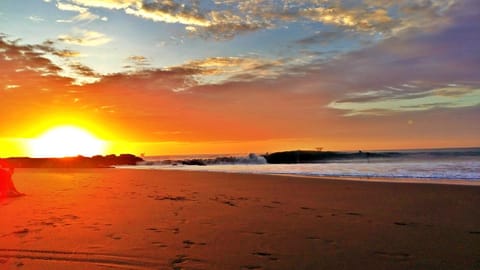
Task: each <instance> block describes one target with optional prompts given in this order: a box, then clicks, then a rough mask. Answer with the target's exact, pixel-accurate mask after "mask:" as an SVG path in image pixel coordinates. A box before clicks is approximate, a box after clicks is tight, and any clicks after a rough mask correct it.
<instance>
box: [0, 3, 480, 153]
mask: <svg viewBox="0 0 480 270" xmlns="http://www.w3.org/2000/svg"><path fill="white" fill-rule="evenodd" d="M40 2H41V1H40ZM93 2H95V1H93ZM98 2H99V3H100V2H101V1H98ZM114 2H115V1H114ZM307 2H308V1H307ZM327 2H328V3H330V2H331V5H332V9H334V10H336V12H337V13H332V14H333V15H335V14H336V15H335V16H339V18H346V17H345V16H347V15H345V14H349V15H348V16H351V18H350V19H351V20H353V21H352V23H351V24H350V23H348V24H347V23H345V22H346V21H338V22H337V21H328V20H326V19H325V18H323V17H321V16H320V15H321V14H320V13H319V14H317V13H315V14H316V15H315V16H317V15H318V16H320V17H313V15H314V14H313V13H312V12H310V13H307V10H310V11H312V10H314V9H315V8H317V9H315V10H316V12H320V10H321V9H319V8H318V7H315V5H314V4H313V3H310V2H309V4H308V5H309V6H298V7H296V8H295V9H293V8H292V10H295V11H296V12H298V14H297V15H298V16H297V17H295V18H294V17H292V18H290V19H288V20H287V19H284V18H283V17H280V15H278V14H277V15H278V18H276V19H275V20H272V21H268V22H269V24H270V26H268V27H267V26H262V25H263V24H259V25H258V27H259V28H258V29H256V28H255V29H254V28H251V29H250V28H248V29H249V30H248V31H247V30H241V29H243V28H235V27H233V26H231V27H233V28H232V29H231V30H232V32H228V33H225V32H218V33H217V32H215V31H217V30H218V31H220V30H219V29H223V28H211V29H210V28H209V27H210V26H211V24H212V23H213V21H211V22H209V23H210V24H207V22H206V21H205V22H204V23H203V24H200V23H199V22H198V21H197V22H195V21H191V20H190V21H189V20H186V19H185V17H182V18H179V19H178V21H177V22H174V23H172V22H169V21H165V20H163V21H162V18H157V19H156V20H152V19H149V17H146V16H145V17H141V16H140V17H132V16H133V15H131V14H130V15H129V14H126V13H124V12H123V11H122V10H120V9H115V8H111V7H108V6H102V5H93V4H92V6H89V2H86V1H85V2H84V1H77V2H75V1H73V2H72V1H59V2H58V3H57V4H54V3H49V2H47V1H45V2H44V3H35V5H38V7H37V9H36V10H34V9H31V10H29V11H28V10H27V11H26V10H22V11H18V13H9V12H8V11H7V8H8V7H7V6H8V5H9V4H11V5H14V3H13V2H11V3H10V1H6V2H5V6H3V7H2V10H0V11H1V14H3V15H0V16H3V18H4V19H6V20H8V21H9V24H3V26H0V32H3V33H4V34H3V36H1V37H0V38H1V39H0V72H1V74H0V145H1V148H0V157H7V156H28V155H30V154H31V153H30V152H29V149H28V147H27V144H28V143H27V142H28V141H29V140H31V139H34V138H36V137H38V136H40V135H41V134H42V133H43V132H45V131H47V130H49V129H51V128H54V127H56V126H60V125H74V126H78V127H81V128H83V129H85V130H87V131H89V132H90V133H92V134H94V135H95V136H96V137H98V138H99V139H102V140H104V141H106V142H108V145H109V147H108V148H107V150H106V152H105V153H104V154H107V153H116V154H119V153H126V152H130V153H133V154H140V153H146V154H147V155H162V154H193V153H248V152H257V153H262V152H272V151H279V150H288V149H313V148H316V147H323V148H324V149H328V150H367V149H402V148H444V147H472V146H480V127H479V126H480V125H478V116H479V115H480V81H479V80H478V78H480V73H479V70H480V59H479V55H480V52H479V51H478V48H479V47H480V43H479V39H478V38H472V37H473V35H474V34H476V33H478V31H479V30H480V28H479V26H478V25H472V24H471V23H469V22H471V21H472V20H474V19H478V18H479V14H478V12H473V11H472V10H479V9H475V7H478V3H477V2H475V1H458V3H457V2H456V1H453V2H455V3H454V4H449V5H448V8H447V5H443V6H440V5H439V6H436V5H432V6H429V7H427V6H424V7H421V8H419V9H418V10H413V9H407V7H405V6H402V5H403V4H398V3H397V4H396V3H395V2H394V1H392V2H390V1H369V2H370V4H372V3H374V2H375V3H376V4H375V5H376V7H377V8H378V10H385V12H383V11H382V12H376V13H374V14H373V13H372V14H367V13H362V12H361V11H360V10H362V9H361V7H362V5H364V4H366V2H367V1H356V2H355V1H353V2H355V3H356V4H355V5H353V4H351V5H350V4H346V3H345V4H344V5H343V6H338V5H337V4H334V3H336V2H335V1H327ZM327 2H325V3H327ZM353 2H352V3H353ZM364 2H365V3H364ZM377 2H378V3H377ZM450 2H452V1H450ZM450 2H449V3H450ZM60 3H63V4H64V5H61V4H60ZM112 3H113V2H112ZM32 5H33V4H32ZM69 5H70V6H69ZM232 5H233V4H232ZM272 5H273V4H272ZM305 5H307V4H305ZM336 5H337V6H336ZM137 7H138V6H137ZM223 7H224V6H221V7H220V6H219V7H217V6H215V4H213V2H212V4H211V5H210V4H209V5H207V6H202V7H197V8H198V12H199V13H198V14H196V15H195V16H196V18H200V17H199V16H200V15H199V14H202V16H203V18H205V20H207V19H208V20H213V19H212V18H213V17H209V16H211V15H209V14H210V13H208V12H207V10H209V9H211V10H215V9H217V8H223ZM3 8H5V10H3ZM158 8H159V9H160V8H161V7H160V6H159V7H158ZM178 8H180V6H178ZM230 8H232V9H231V10H232V11H235V12H238V13H239V16H240V15H242V12H244V11H243V10H241V9H237V8H236V7H230ZM268 8H271V10H272V12H273V11H275V10H276V9H275V8H276V7H275V6H268ZM395 8H398V10H401V12H399V13H394V12H393V10H394V9H395ZM422 9H423V10H422ZM190 10H191V9H190ZM227 10H228V7H227ZM391 10H392V11H391ZM419 10H420V11H421V12H422V13H421V14H423V15H424V16H427V14H429V15H428V16H433V17H431V18H429V21H431V22H430V23H428V24H427V23H425V21H416V20H417V19H418V18H420V17H418V16H417V15H419V14H416V13H414V12H420V11H419ZM106 11H109V12H111V13H105V12H106ZM147 11H148V10H147V9H145V10H142V12H147ZM347 11H348V13H342V12H347ZM387 11H388V12H387ZM390 11H391V12H390ZM28 12H30V13H28ZM62 12H66V13H65V14H70V13H72V12H80V14H83V16H84V17H87V15H89V14H90V18H91V20H90V21H82V20H81V18H84V17H80V19H78V18H77V21H75V20H73V19H72V21H71V22H68V25H67V24H66V23H65V22H64V21H62V20H59V19H57V20H56V21H55V19H54V18H58V16H59V14H63V13H62ZM69 12H70V13H69ZM82 12H83V13H82ZM202 12H204V13H202ZM245 12H246V11H245ZM355 12H356V13H355ZM402 12H403V13H402ZM435 12H436V13H435ZM100 14H110V16H112V19H110V18H109V17H108V16H107V15H105V16H103V17H102V15H100ZM138 14H140V13H138ZM142 14H143V13H142ZM158 14H159V13H158ZM175 14H176V15H178V14H179V13H178V12H177V13H175ZM225 14H227V13H225ZM272 14H273V13H272ZM352 14H353V15H352ZM380 14H383V15H382V16H383V17H381V18H380V17H379V16H380ZM432 14H437V15H435V16H434V15H432ZM94 15H95V16H96V17H95V16H94ZM184 15H185V14H184ZM29 16H34V17H29ZM35 16H36V17H35ZM55 16H57V17H55ZM65 16H66V15H65ZM114 16H120V17H125V20H131V21H128V22H129V23H130V26H131V29H130V28H129V29H127V28H125V27H117V28H119V29H117V30H112V29H114V28H110V27H115V26H116V24H120V22H117V21H115V20H114V19H113V18H114ZM185 16H186V15H185ZM195 16H194V17H195ZM252 16H253V15H252ZM255 16H258V18H257V22H259V21H261V20H265V23H266V22H267V18H266V17H265V18H263V17H261V16H263V15H261V14H255ZM270 16H274V15H270ZM292 16H294V15H292ZM342 16H343V17H342ZM240 17H241V16H240ZM240 17H239V18H240ZM322 18H323V19H322ZM362 18H363V19H364V20H367V21H368V20H370V22H371V27H369V28H368V29H367V28H365V29H364V28H363V27H364V26H361V24H360V22H361V21H362ZM181 19H182V20H184V21H182V20H181ZM270 19H271V18H270ZM354 19H355V20H358V21H355V20H354ZM22 20H26V21H28V23H31V24H32V25H33V26H35V27H39V29H40V27H43V28H42V29H46V30H42V31H45V32H42V33H41V34H37V35H35V34H33V35H32V33H31V32H28V31H31V30H26V29H28V28H26V27H25V28H22V27H23V26H22V23H21V21H22ZM418 20H420V19H418ZM342 22H344V23H342ZM23 23H25V22H23ZM122 23H125V22H122ZM215 23H217V24H220V23H223V22H218V21H215ZM238 23H239V25H244V24H241V22H240V21H239V22H238ZM244 23H247V21H245V22H244ZM100 24H101V26H100ZM107 26H108V27H107ZM117 26H118V25H117ZM180 26H182V27H180ZM189 26H190V28H189ZM194 26H195V27H196V28H197V29H198V30H196V32H195V31H193V30H192V29H193V28H192V27H194ZM137 27H140V28H137ZM141 27H145V34H142V32H141V31H140V29H143V28H141ZM178 27H180V28H181V29H184V30H181V31H190V32H191V33H190V34H189V35H183V34H181V33H182V32H181V31H180V30H178V29H180V28H178ZM202 27H205V29H203V28H202ZM262 27H264V28H262ZM282 27H283V28H282ZM85 29H88V31H87V30H85ZM101 29H106V30H105V31H118V32H111V33H110V32H105V33H102V35H100V32H99V31H100V30H101ZM115 29H116V28H115ZM135 29H136V31H135ZM158 29H160V30H158ZM202 29H203V30H202ZM262 29H263V30H262ZM282 29H284V30H282ZM200 30H202V31H205V32H203V34H202V35H200V32H199V31H200ZM55 31H57V32H58V33H57V32H55ZM62 31H63V32H65V31H70V32H71V33H74V34H77V35H78V36H79V37H78V39H73V38H71V39H69V38H67V37H66V35H65V34H63V35H62V34H61V33H63V32H62ZM122 31H123V32H122ZM128 31H131V32H128ZM153 31H160V32H156V36H158V38H153V40H150V39H152V35H151V34H152V33H154V32H153ZM162 31H165V33H170V35H171V36H170V37H168V36H167V37H165V38H163V39H162V38H160V37H163V35H164V32H162ZM179 31H180V32H179ZM192 31H193V32H192ZM222 31H224V30H222ZM282 31H284V32H282ZM95 33H96V34H95ZM195 33H199V35H198V36H196V35H195ZM206 33H209V35H210V34H211V35H215V34H219V35H220V34H221V35H227V34H228V36H222V38H219V37H218V36H206ZM72 35H73V34H72ZM82 35H83V36H82ZM132 35H136V36H135V38H133V37H131V36H132ZM282 35H283V36H282ZM153 37H155V35H153ZM180 37H181V39H182V41H181V42H180V41H178V39H180ZM16 38H21V40H16ZM81 38H85V40H84V41H82V42H83V43H82V42H80V41H81ZM128 38H132V39H128ZM175 39H177V41H175V42H177V43H171V42H173V41H172V40H175ZM270 40H272V41H270ZM74 41H75V42H77V43H75V44H74V43H73V42H74ZM163 41H165V42H166V43H162V42H163ZM167 41H168V42H167ZM69 42H70V43H69ZM87 42H91V44H88V43H87ZM169 42H170V43H169ZM270 42H276V43H270ZM460 42H461V44H462V46H461V47H459V44H460ZM134 44H135V45H136V46H137V47H135V46H133V45H134ZM132 46H133V48H134V49H132V48H131V47H132ZM169 46H170V47H169ZM262 46H263V47H262ZM282 48H283V49H282ZM167 49H168V50H167ZM272 50H275V51H276V52H275V55H274V54H270V51H272ZM459 50H460V51H459ZM170 54H175V56H176V57H177V59H178V62H175V61H177V60H176V59H175V58H174V57H173V58H172V57H170ZM180 59H181V60H180ZM122 61H123V62H122ZM162 61H164V62H162ZM126 63H127V64H126ZM122 65H123V67H122Z"/></svg>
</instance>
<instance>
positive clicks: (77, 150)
mask: <svg viewBox="0 0 480 270" xmlns="http://www.w3.org/2000/svg"><path fill="white" fill-rule="evenodd" d="M105 145H106V143H105V141H102V140H100V139H98V138H96V137H95V136H93V135H92V134H91V133H90V132H88V131H86V130H84V129H82V128H79V127H75V126H59V127H55V128H52V129H50V130H48V131H46V132H45V133H43V134H42V135H40V136H39V137H38V138H36V139H32V140H31V141H30V155H31V156H32V157H72V156H78V155H81V156H87V157H90V156H94V155H100V154H104V150H105Z"/></svg>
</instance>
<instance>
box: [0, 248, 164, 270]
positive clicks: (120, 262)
mask: <svg viewBox="0 0 480 270" xmlns="http://www.w3.org/2000/svg"><path fill="white" fill-rule="evenodd" d="M9 258H15V259H26V260H42V261H52V262H67V263H68V262H70V263H82V264H92V265H98V266H107V267H110V268H117V269H138V270H142V269H159V268H165V267H166V264H165V263H161V262H160V261H158V260H155V259H152V258H138V257H133V256H124V255H116V254H108V253H90V252H75V251H56V250H33V249H2V248H0V259H9Z"/></svg>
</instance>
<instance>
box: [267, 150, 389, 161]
mask: <svg viewBox="0 0 480 270" xmlns="http://www.w3.org/2000/svg"><path fill="white" fill-rule="evenodd" d="M395 154H396V153H371V152H362V151H358V152H332V151H309V150H294V151H283V152H275V153H271V154H265V155H264V157H265V159H266V160H267V162H268V163H271V164H287V163H320V162H327V161H331V160H346V159H369V158H382V157H391V156H392V155H395Z"/></svg>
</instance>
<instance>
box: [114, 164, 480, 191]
mask: <svg viewBox="0 0 480 270" xmlns="http://www.w3.org/2000/svg"><path fill="white" fill-rule="evenodd" d="M191 166H194V165H191ZM114 169H121V170H128V169H131V170H147V171H148V170H152V171H155V170H161V171H185V172H205V173H226V174H242V175H274V176H283V177H298V178H312V179H323V180H338V181H357V182H375V183H398V184H402V183H404V184H437V185H462V186H480V179H461V178H456V179H446V178H415V177H411V178H407V177H383V176H380V177H367V176H322V175H306V174H292V173H256V172H250V173H249V172H235V171H233V172H228V171H209V170H201V169H199V170H195V169H186V170H185V169H179V168H176V167H168V168H161V167H158V166H157V167H153V168H150V167H149V166H143V165H135V166H115V167H114Z"/></svg>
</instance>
